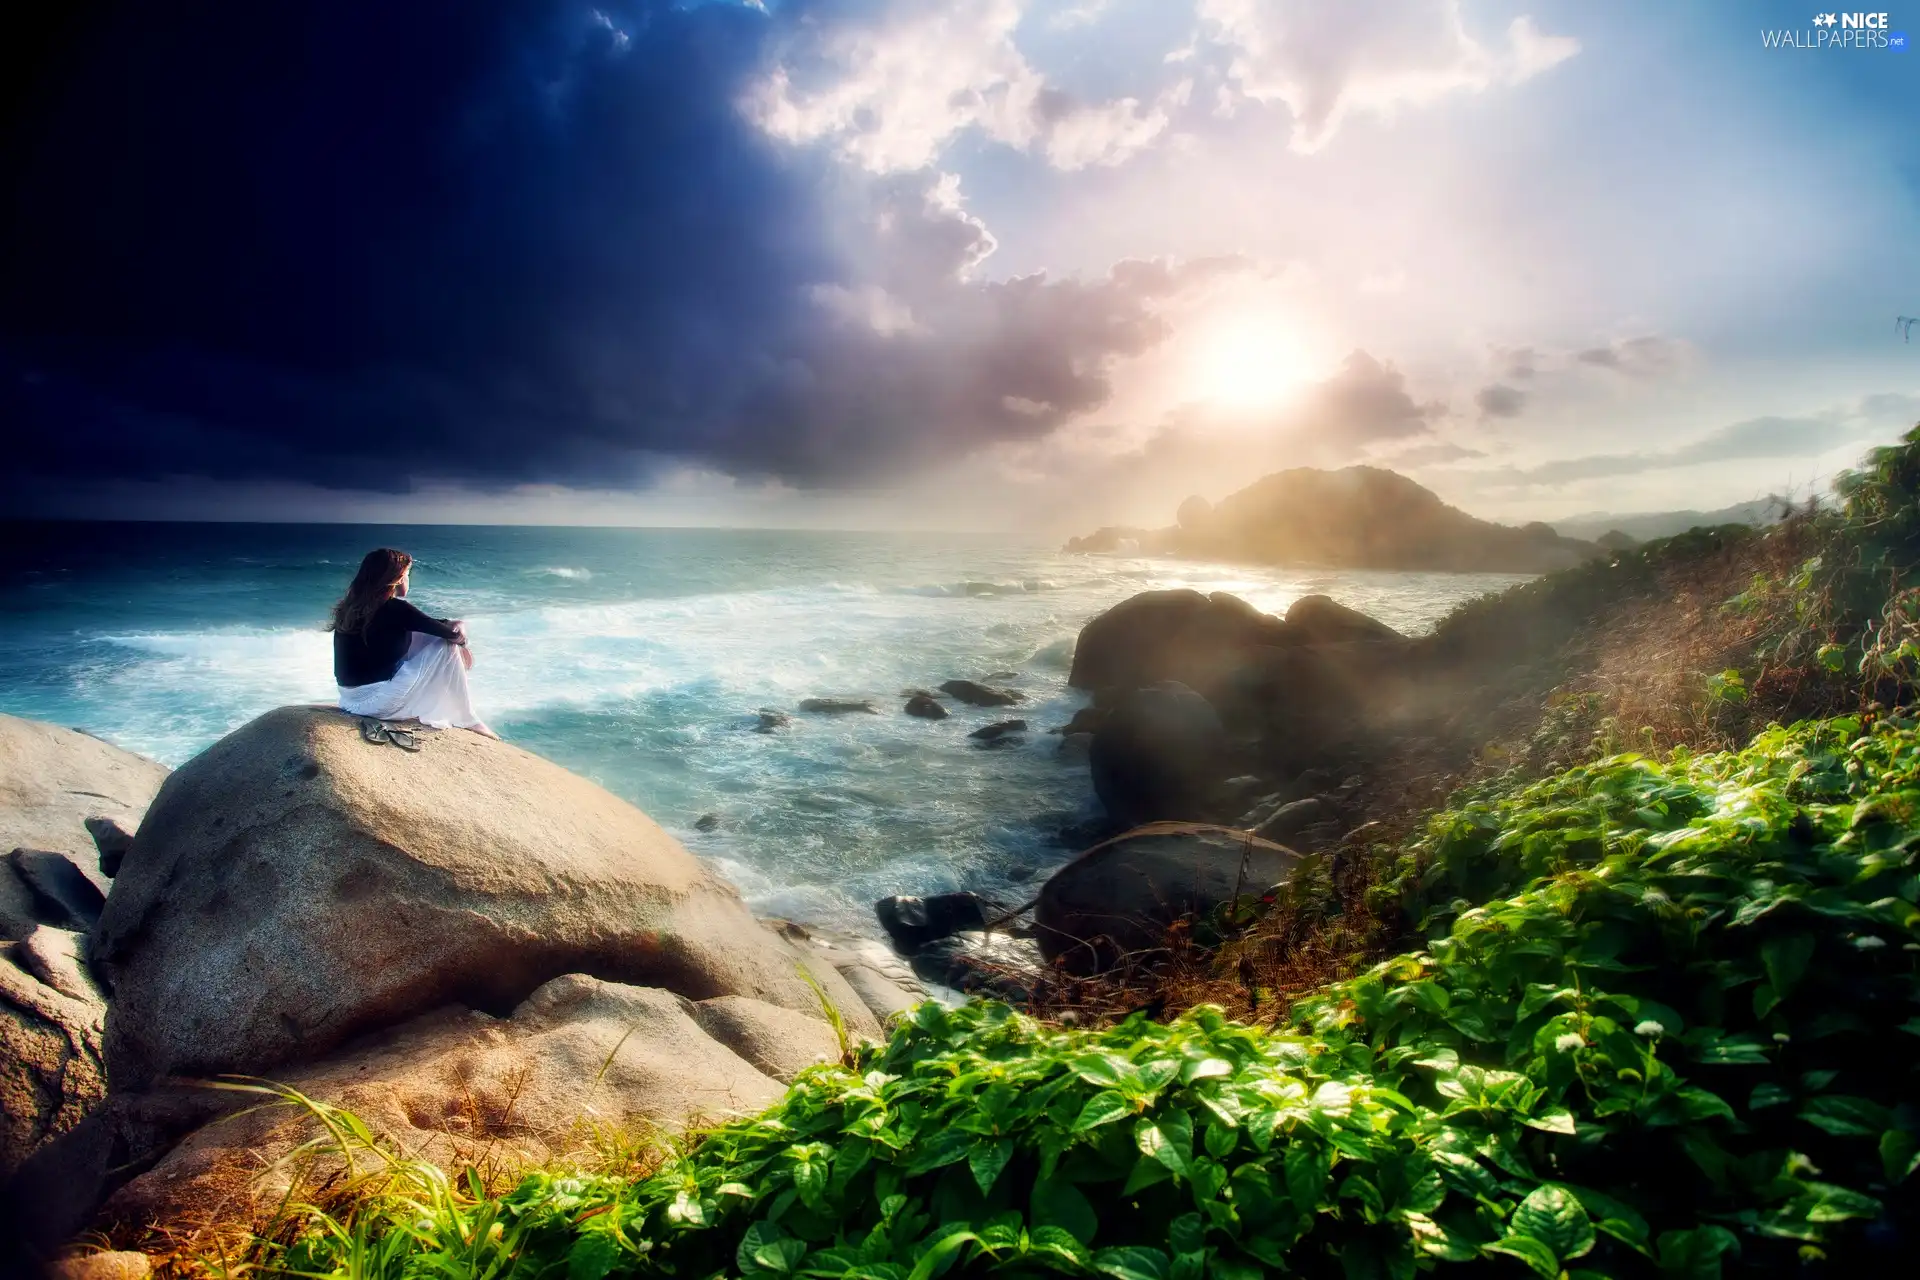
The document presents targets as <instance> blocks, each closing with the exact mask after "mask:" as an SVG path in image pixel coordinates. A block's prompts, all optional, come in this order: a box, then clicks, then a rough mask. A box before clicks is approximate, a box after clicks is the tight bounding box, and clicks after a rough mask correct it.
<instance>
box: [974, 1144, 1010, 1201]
mask: <svg viewBox="0 0 1920 1280" xmlns="http://www.w3.org/2000/svg"><path fill="white" fill-rule="evenodd" d="M1011 1159H1013V1140H1012V1139H1011V1138H1001V1139H1000V1140H999V1141H997V1142H981V1143H976V1144H975V1146H974V1148H973V1153H972V1154H971V1155H969V1156H968V1157H967V1167H968V1168H969V1169H971V1170H972V1171H973V1180H974V1181H975V1182H977V1183H979V1184H980V1194H981V1195H986V1194H987V1193H988V1192H989V1191H992V1190H993V1184H994V1183H995V1182H998V1181H999V1180H1000V1171H1001V1170H1002V1169H1005V1168H1006V1167H1007V1161H1009V1160H1011Z"/></svg>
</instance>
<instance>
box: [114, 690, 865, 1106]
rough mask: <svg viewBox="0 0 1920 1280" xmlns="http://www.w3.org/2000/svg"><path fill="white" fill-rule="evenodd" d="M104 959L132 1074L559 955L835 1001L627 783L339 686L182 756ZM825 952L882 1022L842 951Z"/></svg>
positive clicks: (263, 1041)
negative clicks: (437, 726) (362, 705)
mask: <svg viewBox="0 0 1920 1280" xmlns="http://www.w3.org/2000/svg"><path fill="white" fill-rule="evenodd" d="M92 959H93V964H94V969H95V972H96V973H99V974H101V975H102V976H103V977H104V978H105V980H106V983H107V986H108V987H109V989H110V990H111V991H112V992H113V994H114V1003H113V1010H112V1014H111V1015H110V1017H109V1019H108V1027H107V1059H108V1064H109V1071H110V1073H111V1075H112V1077H113V1080H114V1087H115V1088H116V1089H122V1088H133V1087H138V1086H140V1085H141V1084H143V1083H145V1082H147V1081H150V1080H152V1079H154V1078H155V1077H157V1076H159V1075H161V1074H167V1073H172V1074H189V1075H202V1074H214V1073H220V1072H234V1071H238V1072H243V1073H250V1074H268V1073H271V1072H272V1071H273V1070H274V1069H275V1068H277V1067H279V1066H281V1065H282V1064H286V1063H291V1062H300V1061H306V1060H311V1059H313V1058H315V1057H317V1056H319V1055H321V1054H324V1053H326V1052H328V1051H329V1050H331V1049H333V1048H334V1047H336V1046H338V1045H340V1044H342V1043H343V1042H345V1041H346V1040H348V1039H350V1038H352V1037H354V1036H356V1035H361V1034H365V1033H369V1032H372V1031H375V1030H378V1029H380V1028H383V1027H390V1026H393V1025H395V1024H397V1023H399V1022H402V1021H404V1020H406V1019H408V1018H411V1017H414V1016H416V1015H418V1014H421V1013H424V1012H426V1011H429V1010H432V1009H435V1008H438V1007H440V1006H443V1005H447V1004H461V1005H466V1006H469V1007H476V1008H483V1009H493V1010H496V1011H499V1012H505V1011H506V1010H507V1009H510V1008H512V1007H513V1006H514V1005H515V1004H516V1003H517V1002H518V1001H519V1000H521V999H522V998H524V997H525V996H526V995H527V993H529V992H530V991H532V990H533V989H534V988H536V987H538V986H539V985H540V984H541V983H543V982H545V981H547V980H548V979H551V978H553V977H555V976H557V975H560V974H564V973H588V974H593V975H595V976H598V977H603V978H607V979H609V980H614V981H620V982H626V983H634V984H638V985H644V986H658V987H663V988H666V989H668V990H670V991H673V992H675V993H677V994H679V995H683V996H687V997H689V998H690V999H695V1000H701V999H709V998H712V997H714V996H721V995H746V996H752V997H754V998H756V999H760V1000H764V1001H767V1002H768V1003H771V1004H775V1005H779V1006H781V1007H784V1008H788V1009H792V1010H795V1011H797V1012H800V1013H804V1014H808V1015H810V1016H818V1015H819V1002H818V998H817V997H816V995H815V993H814V990H813V989H812V987H810V986H809V985H808V984H807V983H806V982H805V981H804V980H803V979H802V978H801V976H800V966H801V964H802V955H801V953H800V952H798V951H796V950H795V949H794V948H793V947H792V946H791V945H790V944H788V943H787V942H785V941H783V940H782V939H780V938H778V937H776V936H775V934H774V933H773V932H772V931H771V930H770V929H767V928H766V927H764V926H762V925H761V924H760V923H759V922H757V921H756V920H754V919H753V917H752V916H751V915H750V914H749V913H748V911H747V909H746V907H745V905H744V904H743V903H742V902H741V900H740V896H739V894H738V892H737V891H735V890H734V889H733V888H732V887H731V886H729V885H727V884H726V883H725V882H724V881H722V880H720V879H719V878H718V877H717V876H715V875H714V874H712V873H711V872H709V871H708V870H706V869H705V868H704V867H703V866H702V865H701V864H700V863H698V862H697V861H696V860H695V859H694V858H693V856H692V855H691V854H689V853H688V852H687V851H686V850H685V849H684V848H682V847H681V846H680V844H679V843H678V842H677V841H675V840H674V839H673V838H672V837H671V836H669V835H668V834H667V833H666V832H664V831H663V830H661V829H660V827H659V826H658V825H657V824H655V823H654V822H653V821H652V819H650V818H648V817H647V816H646V815H645V814H643V813H641V812H640V811H639V810H638V809H636V808H634V807H633V806H632V805H629V804H627V803H626V802H625V801H622V800H620V799H618V798H617V797H615V796H613V795H611V794H610V793H608V792H606V791H604V790H602V789H601V788H600V787H597V786H595V785H594V784H593V783H591V782H588V781H587V780H586V779H584V778H581V777H578V776H576V775H574V774H572V773H569V772H567V771H566V770H565V769H562V768H560V767H559V766H558V765H555V764H552V763H550V762H549V761H546V760H543V759H541V758H540V757H538V756H535V755H532V754H530V753H528V752H526V751H522V750H520V749H519V748H517V747H513V746H511V745H509V744H507V743H504V742H497V741H493V740H490V739H487V738H482V737H480V736H478V735H476V734H471V733H465V732H459V731H452V732H446V733H438V734H429V735H423V747H422V750H421V751H419V752H418V753H408V752H404V751H400V750H398V749H396V748H393V747H391V746H375V745H372V744H369V743H367V742H365V741H363V740H362V739H361V737H360V735H359V733H358V731H357V728H356V726H355V722H354V720H353V719H352V718H351V717H349V716H346V715H343V714H341V713H340V712H338V711H336V710H332V709H327V708H312V707H286V708H282V709H280V710H278V711H273V712H270V713H268V714H267V715H264V716H262V717H260V718H259V719H257V720H255V721H253V722H252V723H251V724H248V725H246V726H244V727H243V728H241V729H239V730H237V731H235V732H234V733H232V734H229V735H228V736H227V737H226V738H223V739H222V740H221V741H220V742H218V743H216V744H215V745H214V746H212V747H211V748H209V749H208V750H207V751H205V752H203V753H202V754H201V755H199V756H197V757H195V758H194V759H193V760H191V761H189V762H188V763H187V764H185V765H183V766H182V767H181V768H180V769H179V770H177V771H176V772H175V773H174V774H173V775H172V776H171V777H169V778H168V780H167V782H166V785H165V786H164V787H162V789H161V791H160V794H159V796H158V797H157V798H156V799H155V801H154V804H153V806H152V808H151V810H150V811H149V813H148V814H147V817H146V819H145V821H144V823H143V824H142V826H141V829H140V831H139V833H138V836H137V838H136V840H135V844H134V848H133V850H132V851H131V853H130V854H129V855H128V857H127V860H126V865H125V867H124V868H123V869H122V871H121V874H120V877H119V879H118V880H117V881H116V882H115V885H114V892H113V894H112V896H111V897H110V898H109V900H108V903H107V908H106V912H105V914H104V915H103V916H102V918H101V921H100V924H99V927H98V929H97V931H96V933H95V935H94V947H93V953H92ZM806 967H807V968H808V970H809V971H811V972H812V973H813V974H814V976H815V978H816V980H817V981H818V982H819V983H820V984H821V986H822V987H823V988H825V989H826V991H827V993H828V996H829V998H831V999H832V1000H833V1001H834V1003H835V1004H836V1005H838V1006H840V1007H841V1008H842V1009H843V1010H846V1011H848V1018H849V1022H850V1024H851V1025H852V1029H853V1030H854V1031H855V1032H856V1033H857V1034H870V1033H871V1032H873V1031H874V1030H875V1029H876V1026H875V1023H874V1022H873V1020H872V1018H871V1017H870V1016H865V1014H864V1009H865V1006H864V1005H863V1004H861V1003H860V1002H859V1000H858V998H857V997H855V996H854V994H853V992H852V991H851V989H850V988H848V987H847V986H846V984H845V982H844V981H843V980H842V979H841V978H840V976H839V974H838V973H837V972H835V971H834V970H833V968H832V966H831V965H827V964H824V963H818V962H816V961H815V960H813V959H812V958H811V957H809V958H807V961H806Z"/></svg>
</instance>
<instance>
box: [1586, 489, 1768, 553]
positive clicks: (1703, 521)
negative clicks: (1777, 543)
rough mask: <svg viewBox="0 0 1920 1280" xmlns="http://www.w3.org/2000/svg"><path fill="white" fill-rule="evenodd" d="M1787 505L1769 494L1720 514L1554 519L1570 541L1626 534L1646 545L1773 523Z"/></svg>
mask: <svg viewBox="0 0 1920 1280" xmlns="http://www.w3.org/2000/svg"><path fill="white" fill-rule="evenodd" d="M1786 506H1787V499H1785V498H1782V497H1780V496H1779V495H1778V494H1768V495H1767V496H1766V497H1764V498H1755V499H1754V500H1753V501H1752V502H1736V503H1734V504H1733V505H1732V506H1730V507H1721V508H1720V509H1719V510H1718V511H1642V512H1638V513H1636V514H1634V515H1608V514H1607V513H1606V512H1604V511H1586V512H1582V513H1581V514H1579V515H1577V516H1568V517H1567V518H1566V519H1565V520H1555V521H1554V522H1553V527H1554V528H1555V529H1556V530H1557V531H1559V532H1560V533H1562V534H1564V535H1565V536H1567V537H1569V538H1587V539H1599V538H1601V537H1602V536H1603V535H1605V534H1608V533H1624V534H1626V535H1627V536H1628V537H1629V538H1632V539H1633V540H1634V541H1635V542H1647V541H1650V540H1652V539H1654V538H1666V537H1670V536H1672V535H1673V534H1676V533H1685V532H1686V531H1687V530H1689V529H1693V528H1699V527H1706V528H1712V527H1713V526H1714V525H1721V524H1751V525H1767V524H1772V523H1773V522H1774V521H1776V520H1778V519H1779V518H1780V517H1781V515H1782V513H1783V512H1784V511H1785V510H1786Z"/></svg>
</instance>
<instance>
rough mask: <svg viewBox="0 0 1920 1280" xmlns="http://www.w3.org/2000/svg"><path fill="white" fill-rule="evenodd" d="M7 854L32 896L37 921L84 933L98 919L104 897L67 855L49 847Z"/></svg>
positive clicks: (105, 900)
mask: <svg viewBox="0 0 1920 1280" xmlns="http://www.w3.org/2000/svg"><path fill="white" fill-rule="evenodd" d="M7 857H8V861H9V862H11V863H12V864H13V870H14V871H15V873H16V874H18V876H19V877H20V882H21V883H22V884H24V885H26V887H27V890H28V892H29V893H31V894H32V895H33V910H34V916H35V918H36V919H38V920H39V921H41V922H42V923H44V924H51V925H54V926H55V927H57V928H62V929H78V930H81V931H82V932H84V931H86V930H88V929H91V928H93V926H94V924H95V922H97V921H98V920H99V919H100V912H101V909H102V908H104V907H105V906H106V904H107V896H106V894H105V893H104V892H102V891H101V889H100V886H99V885H97V884H95V883H94V881H93V880H92V878H90V877H89V876H88V875H87V874H86V872H85V871H84V870H83V869H82V868H81V867H80V866H79V865H77V864H76V863H75V862H74V860H73V858H72V857H71V856H70V855H68V854H65V853H60V852H56V851H55V850H52V849H15V850H14V851H13V852H12V853H11V854H9V855H8V856H7Z"/></svg>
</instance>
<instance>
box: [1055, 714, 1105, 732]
mask: <svg viewBox="0 0 1920 1280" xmlns="http://www.w3.org/2000/svg"><path fill="white" fill-rule="evenodd" d="M1106 718H1107V712H1105V711H1103V710H1101V709H1100V708H1099V707H1082V708H1080V709H1079V710H1078V711H1076V712H1074V713H1073V719H1071V720H1069V721H1067V722H1066V723H1065V724H1063V725H1061V726H1060V727H1059V728H1058V729H1049V730H1047V732H1048V733H1058V734H1062V735H1066V736H1071V735H1073V734H1076V733H1097V732H1099V730H1100V725H1101V724H1102V723H1103V722H1104V721H1105V720H1106Z"/></svg>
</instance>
